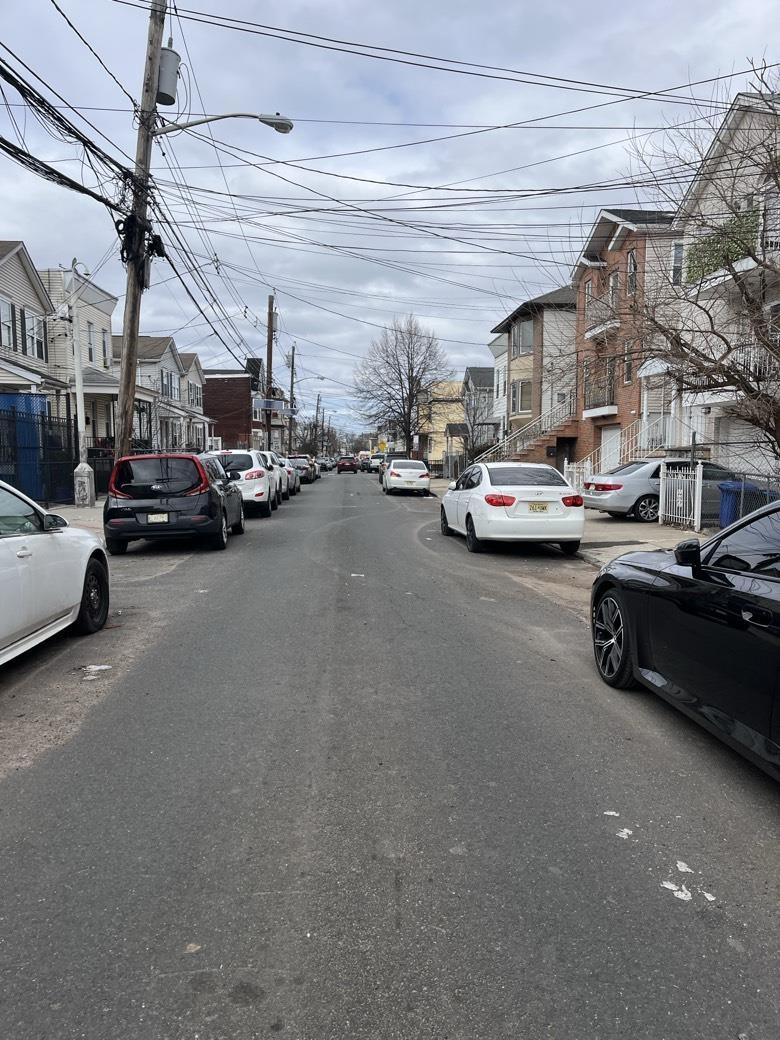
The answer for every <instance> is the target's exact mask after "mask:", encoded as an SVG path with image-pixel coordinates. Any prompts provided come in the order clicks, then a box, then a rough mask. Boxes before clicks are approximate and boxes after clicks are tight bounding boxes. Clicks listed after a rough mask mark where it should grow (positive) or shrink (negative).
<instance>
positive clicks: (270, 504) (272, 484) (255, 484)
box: [207, 448, 278, 516]
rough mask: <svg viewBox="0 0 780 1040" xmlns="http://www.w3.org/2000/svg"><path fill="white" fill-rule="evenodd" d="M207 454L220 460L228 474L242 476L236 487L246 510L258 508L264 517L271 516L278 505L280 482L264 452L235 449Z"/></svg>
mask: <svg viewBox="0 0 780 1040" xmlns="http://www.w3.org/2000/svg"><path fill="white" fill-rule="evenodd" d="M207 454H209V455H211V456H212V457H214V458H216V459H218V460H219V461H220V462H221V463H222V468H223V469H224V470H225V472H226V473H228V474H230V473H238V475H239V479H238V480H237V481H236V486H237V487H238V488H239V490H240V491H241V497H242V498H243V500H244V508H245V510H246V512H247V513H248V512H249V510H250V509H257V510H259V512H260V516H270V515H271V510H272V509H276V506H277V505H278V502H277V498H276V483H277V482H276V480H275V479H274V476H273V470H270V469H269V468H268V461H267V460H266V458H265V457H264V453H263V452H260V451H254V450H253V449H244V448H231V449H229V450H225V451H210V452H207Z"/></svg>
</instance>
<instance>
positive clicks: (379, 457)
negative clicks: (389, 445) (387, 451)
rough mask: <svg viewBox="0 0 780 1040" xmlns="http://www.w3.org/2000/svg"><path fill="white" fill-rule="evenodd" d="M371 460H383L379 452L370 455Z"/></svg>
mask: <svg viewBox="0 0 780 1040" xmlns="http://www.w3.org/2000/svg"><path fill="white" fill-rule="evenodd" d="M371 458H372V459H383V458H384V455H383V454H382V453H381V452H378V453H377V454H376V455H372V456H371Z"/></svg>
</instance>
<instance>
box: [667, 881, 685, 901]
mask: <svg viewBox="0 0 780 1040" xmlns="http://www.w3.org/2000/svg"><path fill="white" fill-rule="evenodd" d="M661 888H667V889H669V891H670V892H671V893H672V894H673V895H674V897H675V899H682V900H683V902H685V903H688V902H690V900H691V893H690V892H689V890H688V889H687V888H686V887H685V885H675V883H674V881H662V882H661Z"/></svg>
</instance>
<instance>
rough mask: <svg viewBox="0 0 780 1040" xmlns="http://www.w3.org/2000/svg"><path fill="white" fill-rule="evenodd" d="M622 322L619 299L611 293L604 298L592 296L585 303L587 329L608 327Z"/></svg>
mask: <svg viewBox="0 0 780 1040" xmlns="http://www.w3.org/2000/svg"><path fill="white" fill-rule="evenodd" d="M619 321H620V318H619V315H618V309H617V299H616V298H615V296H613V295H612V294H611V293H605V294H604V295H603V296H591V297H589V298H588V299H587V300H586V302H585V327H586V329H593V328H595V327H596V326H597V325H607V324H610V323H616V324H617V323H618V322H619Z"/></svg>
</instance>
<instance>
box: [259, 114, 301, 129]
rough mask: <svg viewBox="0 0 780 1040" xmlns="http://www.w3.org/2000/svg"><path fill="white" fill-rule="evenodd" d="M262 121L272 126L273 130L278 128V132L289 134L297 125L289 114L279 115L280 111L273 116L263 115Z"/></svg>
mask: <svg viewBox="0 0 780 1040" xmlns="http://www.w3.org/2000/svg"><path fill="white" fill-rule="evenodd" d="M262 122H263V123H265V124H266V126H270V127H271V129H272V130H276V132H277V133H278V134H289V132H290V131H291V130H292V128H293V126H294V125H295V124H294V123H293V121H292V119H288V118H287V116H282V115H279V113H278V112H277V113H276V115H273V116H263V117H262Z"/></svg>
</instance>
